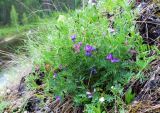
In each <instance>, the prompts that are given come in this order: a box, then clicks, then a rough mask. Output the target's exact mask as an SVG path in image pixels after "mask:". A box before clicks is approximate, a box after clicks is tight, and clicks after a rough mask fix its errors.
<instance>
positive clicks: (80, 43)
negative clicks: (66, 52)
mask: <svg viewBox="0 0 160 113" xmlns="http://www.w3.org/2000/svg"><path fill="white" fill-rule="evenodd" d="M81 45H82V42H79V43H78V44H74V47H73V48H74V50H75V52H76V53H79V52H80V47H81Z"/></svg>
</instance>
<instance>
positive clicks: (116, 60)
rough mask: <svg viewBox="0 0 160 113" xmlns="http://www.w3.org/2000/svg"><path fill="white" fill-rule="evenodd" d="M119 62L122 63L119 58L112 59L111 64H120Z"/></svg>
mask: <svg viewBox="0 0 160 113" xmlns="http://www.w3.org/2000/svg"><path fill="white" fill-rule="evenodd" d="M119 61H120V60H119V59H118V58H112V59H111V62H112V63H116V62H119Z"/></svg>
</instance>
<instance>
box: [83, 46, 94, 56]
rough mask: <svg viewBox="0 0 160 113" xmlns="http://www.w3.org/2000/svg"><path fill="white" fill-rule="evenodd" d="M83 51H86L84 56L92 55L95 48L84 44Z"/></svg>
mask: <svg viewBox="0 0 160 113" xmlns="http://www.w3.org/2000/svg"><path fill="white" fill-rule="evenodd" d="M84 50H85V52H86V56H92V52H93V51H95V50H96V48H94V47H93V46H91V45H86V46H85V48H84Z"/></svg>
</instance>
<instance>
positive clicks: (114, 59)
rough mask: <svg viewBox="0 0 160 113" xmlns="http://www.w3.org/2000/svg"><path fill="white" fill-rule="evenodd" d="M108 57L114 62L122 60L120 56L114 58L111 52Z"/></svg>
mask: <svg viewBox="0 0 160 113" xmlns="http://www.w3.org/2000/svg"><path fill="white" fill-rule="evenodd" d="M106 59H107V60H109V61H111V62H112V63H117V62H119V61H120V60H119V59H118V58H114V57H113V55H112V54H111V53H110V54H108V55H107V56H106Z"/></svg>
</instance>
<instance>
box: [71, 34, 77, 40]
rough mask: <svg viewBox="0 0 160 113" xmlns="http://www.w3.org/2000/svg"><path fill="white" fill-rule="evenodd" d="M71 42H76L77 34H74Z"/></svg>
mask: <svg viewBox="0 0 160 113" xmlns="http://www.w3.org/2000/svg"><path fill="white" fill-rule="evenodd" d="M71 40H72V41H73V42H75V40H76V34H74V35H72V36H71Z"/></svg>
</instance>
